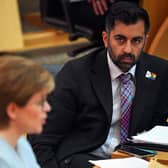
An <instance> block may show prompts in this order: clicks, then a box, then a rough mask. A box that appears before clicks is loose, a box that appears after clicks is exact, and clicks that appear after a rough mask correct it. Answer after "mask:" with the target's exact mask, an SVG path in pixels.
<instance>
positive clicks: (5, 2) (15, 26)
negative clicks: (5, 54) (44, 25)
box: [0, 0, 23, 52]
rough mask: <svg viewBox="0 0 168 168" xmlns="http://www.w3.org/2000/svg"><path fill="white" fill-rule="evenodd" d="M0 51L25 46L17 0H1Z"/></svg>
mask: <svg viewBox="0 0 168 168" xmlns="http://www.w3.org/2000/svg"><path fill="white" fill-rule="evenodd" d="M0 4H1V5H0V52H1V51H9V50H13V49H20V48H23V39H22V31H21V25H20V18H19V12H18V6H17V1H16V0H0Z"/></svg>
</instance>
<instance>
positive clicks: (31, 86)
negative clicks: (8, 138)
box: [0, 56, 55, 127]
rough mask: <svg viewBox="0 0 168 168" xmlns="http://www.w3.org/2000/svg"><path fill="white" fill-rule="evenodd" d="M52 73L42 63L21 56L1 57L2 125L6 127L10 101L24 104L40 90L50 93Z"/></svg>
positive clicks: (0, 94)
mask: <svg viewBox="0 0 168 168" xmlns="http://www.w3.org/2000/svg"><path fill="white" fill-rule="evenodd" d="M54 85H55V84H54V79H53V77H52V75H51V74H50V73H49V72H48V71H47V70H45V69H44V68H43V67H42V65H40V64H38V63H36V62H34V61H32V60H31V59H28V58H23V57H20V56H2V57H0V125H1V127H6V126H7V125H8V123H9V118H8V115H7V113H6V109H7V106H8V105H9V103H11V102H14V103H16V104H17V105H18V106H24V105H26V103H27V102H28V100H29V99H30V98H31V96H32V95H33V94H35V93H36V92H38V91H42V90H44V91H46V92H47V93H49V92H50V91H51V90H52V89H53V88H54Z"/></svg>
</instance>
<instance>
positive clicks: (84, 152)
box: [29, 2, 168, 168]
mask: <svg viewBox="0 0 168 168" xmlns="http://www.w3.org/2000/svg"><path fill="white" fill-rule="evenodd" d="M149 25H150V24H149V18H148V14H147V13H146V11H145V10H144V9H142V8H140V7H137V6H135V5H133V4H131V3H129V2H118V3H115V4H114V5H112V7H111V9H110V10H109V13H108V15H107V18H106V31H104V32H103V33H102V37H103V42H104V46H105V49H104V50H102V51H100V50H97V51H95V52H93V53H91V54H89V55H87V56H84V57H82V58H79V59H76V60H73V61H69V62H68V63H67V64H66V65H65V66H64V67H63V69H62V70H61V71H60V72H59V73H58V75H57V78H56V90H55V91H54V92H53V93H52V95H51V96H50V99H49V101H50V103H51V105H52V112H51V113H50V114H49V118H48V121H47V123H46V125H45V128H44V132H43V133H42V134H41V135H38V136H36V135H31V136H29V140H30V142H31V144H32V146H33V149H34V151H35V153H36V156H37V159H38V161H39V162H40V164H41V166H42V168H57V167H60V168H66V167H67V168H91V167H92V166H93V165H91V164H90V163H89V162H88V160H90V159H102V158H109V157H111V153H112V152H113V151H114V150H115V149H116V147H117V146H118V145H119V144H120V143H121V137H120V130H121V124H120V121H121V120H122V119H123V117H122V116H121V109H122V107H121V96H122V95H120V90H121V82H120V80H119V78H120V76H121V75H127V74H130V76H131V79H130V80H129V83H130V86H131V88H132V89H131V93H132V97H131V99H130V100H131V106H130V107H131V108H129V109H130V110H131V114H130V119H129V121H128V122H127V124H129V129H128V132H127V133H126V138H127V137H130V136H132V135H135V134H136V133H139V132H142V131H144V130H148V129H151V128H152V127H153V126H154V125H157V124H166V118H167V113H168V101H167V100H168V62H167V61H165V60H162V59H160V58H158V57H154V56H151V55H148V54H146V53H144V52H143V49H144V46H145V42H146V40H147V36H148V35H147V33H148V30H149ZM122 143H124V142H122Z"/></svg>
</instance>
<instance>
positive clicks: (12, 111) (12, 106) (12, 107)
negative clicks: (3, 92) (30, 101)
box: [6, 102, 17, 120]
mask: <svg viewBox="0 0 168 168" xmlns="http://www.w3.org/2000/svg"><path fill="white" fill-rule="evenodd" d="M16 111H17V105H16V103H13V102H12V103H9V105H8V106H7V109H6V112H7V115H8V117H9V118H10V119H11V120H14V119H15V118H16Z"/></svg>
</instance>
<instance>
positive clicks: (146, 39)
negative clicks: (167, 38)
mask: <svg viewBox="0 0 168 168" xmlns="http://www.w3.org/2000/svg"><path fill="white" fill-rule="evenodd" d="M148 38H149V34H146V37H145V43H144V49H146V44H147V42H148Z"/></svg>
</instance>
